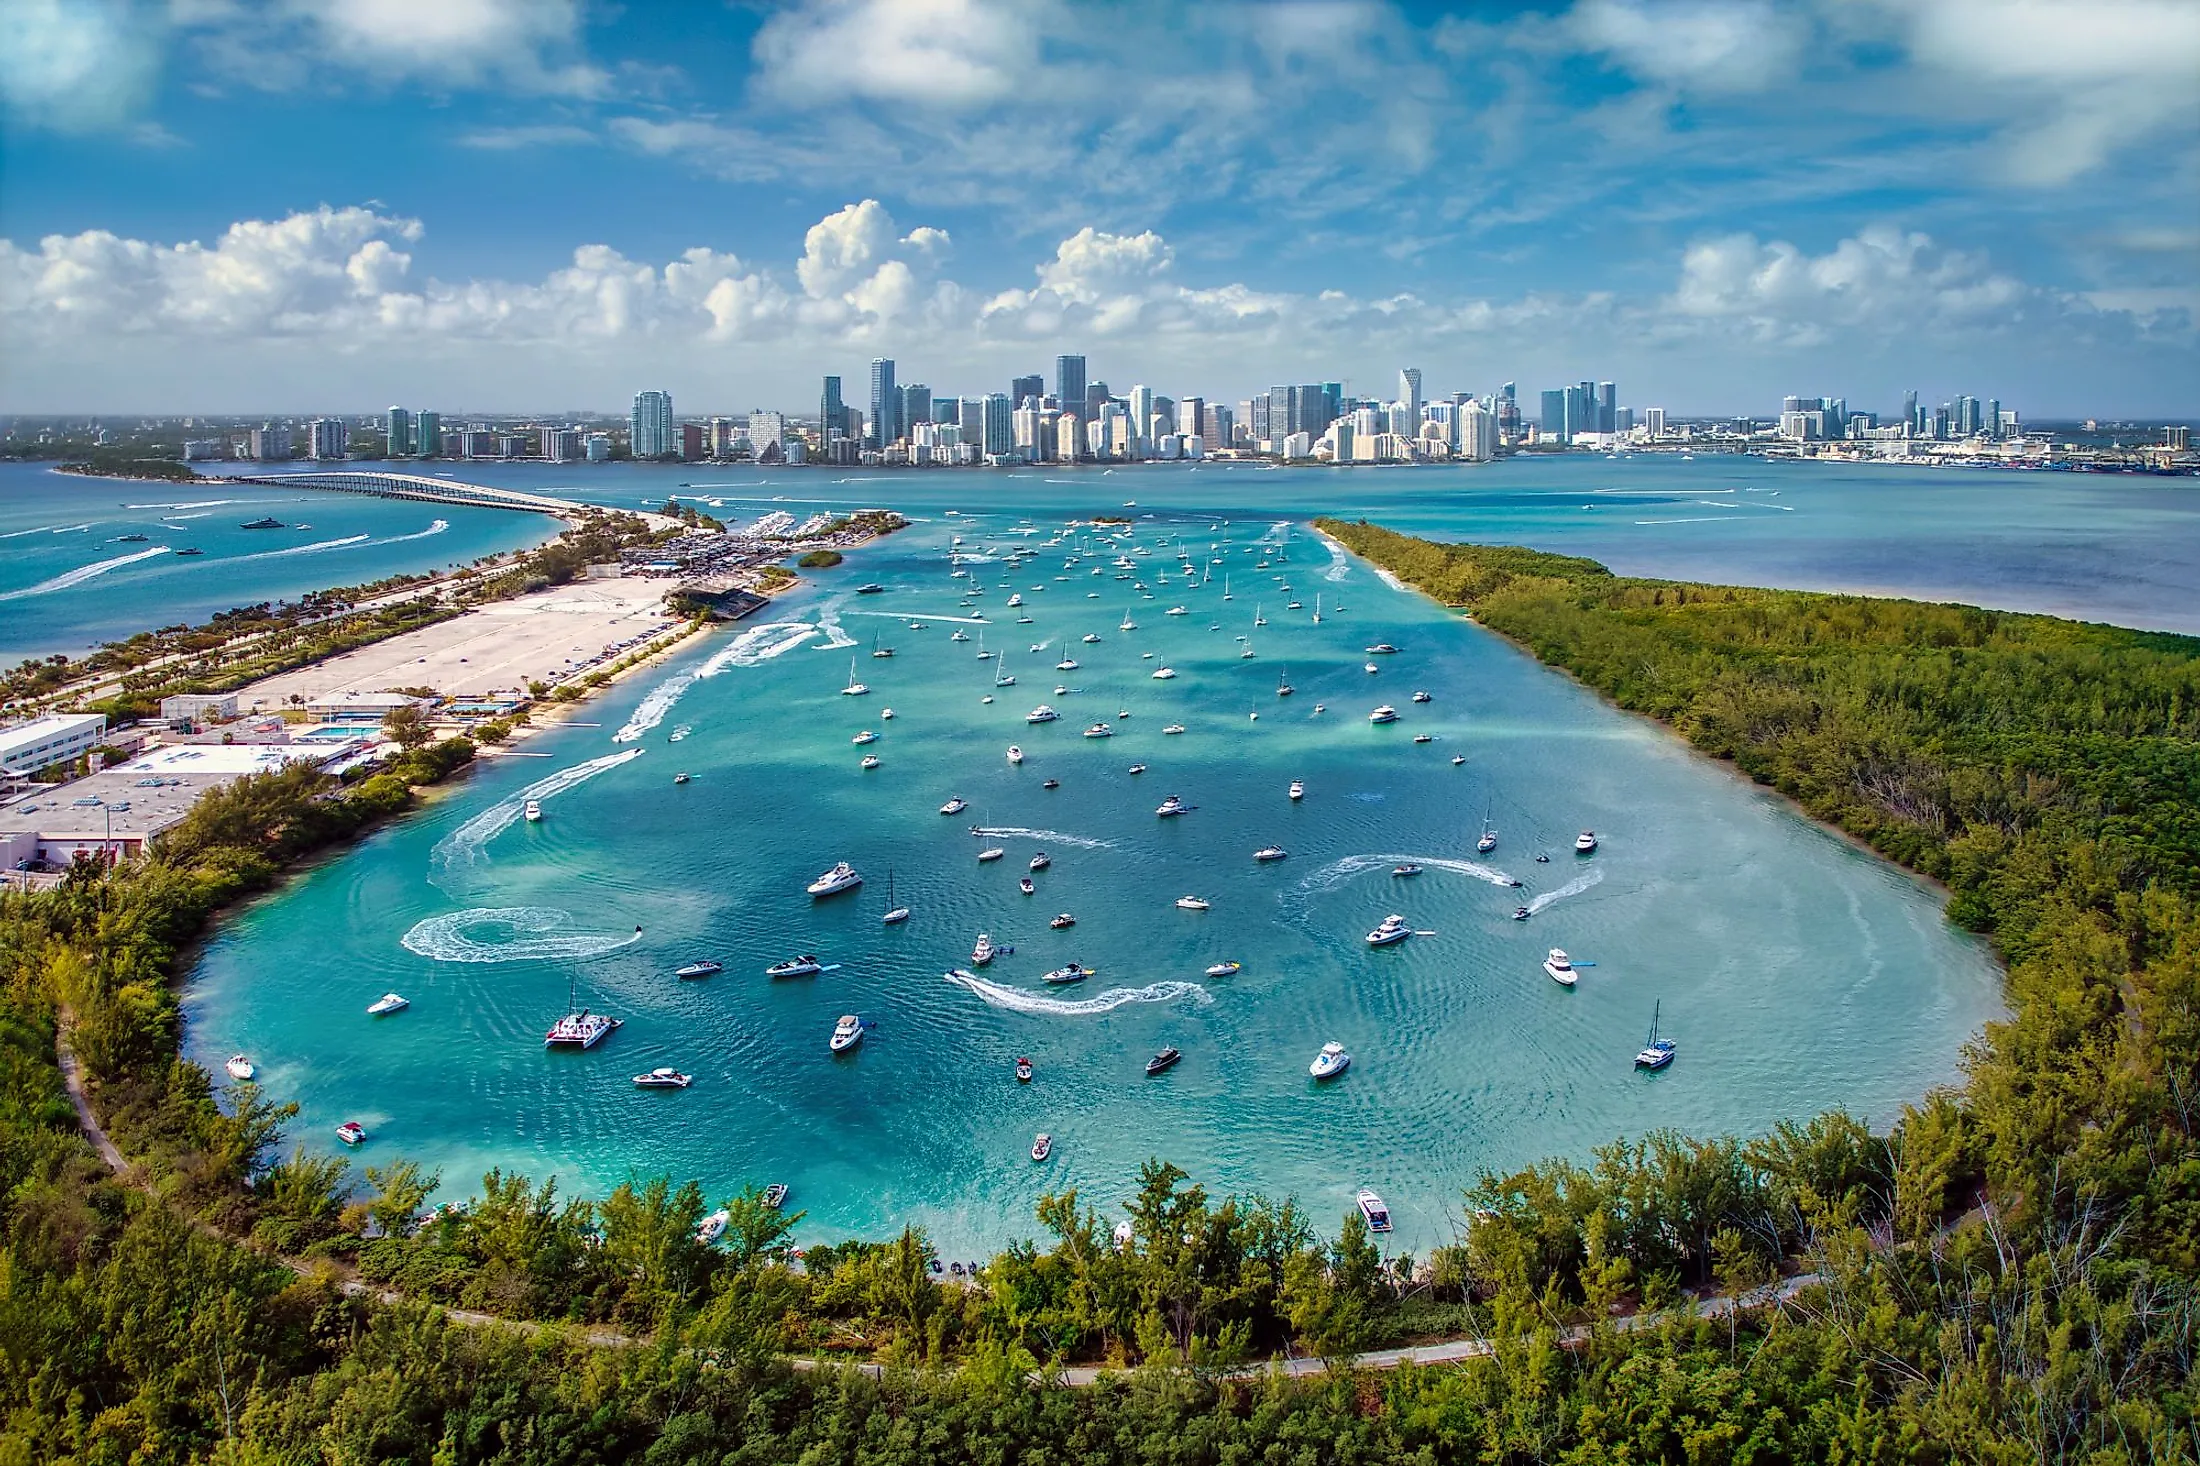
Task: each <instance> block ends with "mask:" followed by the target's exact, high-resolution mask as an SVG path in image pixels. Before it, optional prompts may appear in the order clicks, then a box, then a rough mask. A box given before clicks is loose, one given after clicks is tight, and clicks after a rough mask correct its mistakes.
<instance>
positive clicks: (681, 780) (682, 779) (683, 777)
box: [672, 769, 688, 784]
mask: <svg viewBox="0 0 2200 1466" xmlns="http://www.w3.org/2000/svg"><path fill="white" fill-rule="evenodd" d="M687 781H688V773H687V770H685V769H682V770H681V771H680V772H679V773H677V774H674V775H673V776H672V782H673V783H675V784H685V783H686V782H687Z"/></svg>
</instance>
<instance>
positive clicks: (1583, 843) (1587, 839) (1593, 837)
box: [1574, 830, 1597, 855]
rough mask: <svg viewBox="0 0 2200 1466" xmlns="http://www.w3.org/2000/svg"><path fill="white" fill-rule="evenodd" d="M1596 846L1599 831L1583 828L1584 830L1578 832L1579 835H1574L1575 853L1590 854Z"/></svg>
mask: <svg viewBox="0 0 2200 1466" xmlns="http://www.w3.org/2000/svg"><path fill="white" fill-rule="evenodd" d="M1596 848H1597V832H1596V831H1594V830H1583V831H1582V832H1581V833H1580V834H1578V835H1576V836H1574V853H1575V854H1576V855H1587V854H1589V853H1590V852H1592V851H1594V850H1595V849H1596Z"/></svg>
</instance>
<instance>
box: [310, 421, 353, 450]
mask: <svg viewBox="0 0 2200 1466" xmlns="http://www.w3.org/2000/svg"><path fill="white" fill-rule="evenodd" d="M306 444H307V448H306V456H307V457H309V458H321V459H332V458H342V457H343V456H344V454H345V453H346V452H347V451H349V449H350V447H351V429H349V428H347V427H346V426H344V420H343V419H342V418H340V417H317V418H315V419H314V420H313V421H312V422H309V423H307V424H306Z"/></svg>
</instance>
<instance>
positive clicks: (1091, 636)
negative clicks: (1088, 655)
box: [1085, 631, 1100, 646]
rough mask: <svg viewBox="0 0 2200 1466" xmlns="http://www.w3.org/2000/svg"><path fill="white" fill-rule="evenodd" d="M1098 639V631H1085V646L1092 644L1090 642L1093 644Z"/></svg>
mask: <svg viewBox="0 0 2200 1466" xmlns="http://www.w3.org/2000/svg"><path fill="white" fill-rule="evenodd" d="M1099 639H1100V633H1099V632H1097V631H1088V632H1086V633H1085V645H1087V646H1091V645H1092V644H1093V643H1094V642H1096V641H1098V640H1099Z"/></svg>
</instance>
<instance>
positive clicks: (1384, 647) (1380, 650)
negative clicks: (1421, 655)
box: [1367, 641, 1398, 657]
mask: <svg viewBox="0 0 2200 1466" xmlns="http://www.w3.org/2000/svg"><path fill="white" fill-rule="evenodd" d="M1397 650H1398V649H1397V648H1396V647H1394V646H1392V645H1391V644H1390V643H1389V642H1387V641H1378V642H1376V643H1375V645H1373V646H1371V647H1369V648H1368V649H1367V654H1368V655H1369V656H1371V657H1387V656H1391V655H1393V654H1394V653H1396V652H1397Z"/></svg>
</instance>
